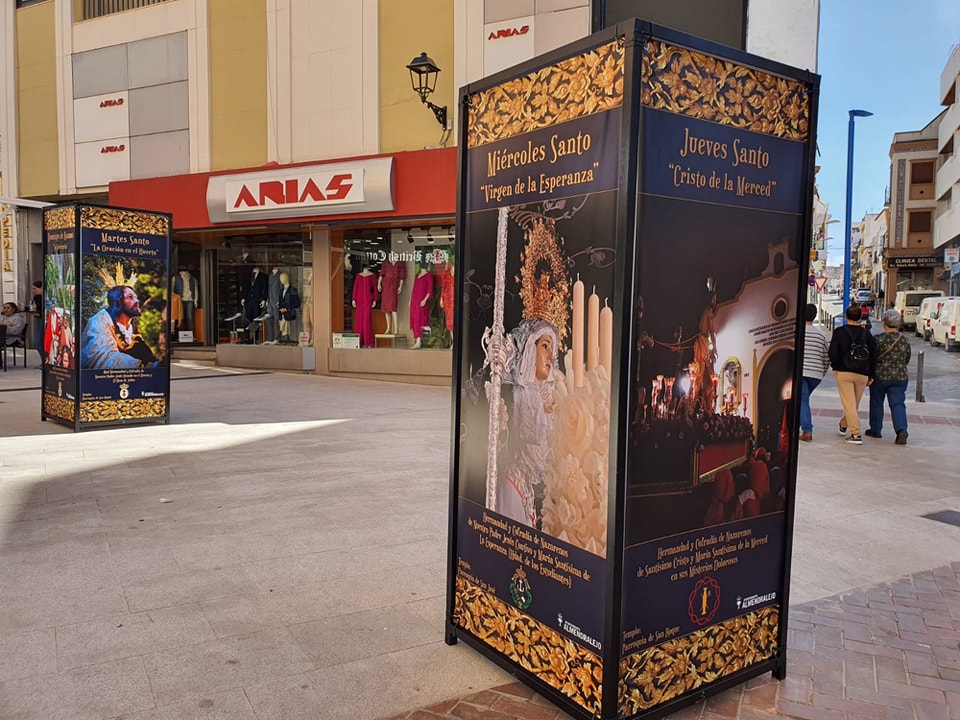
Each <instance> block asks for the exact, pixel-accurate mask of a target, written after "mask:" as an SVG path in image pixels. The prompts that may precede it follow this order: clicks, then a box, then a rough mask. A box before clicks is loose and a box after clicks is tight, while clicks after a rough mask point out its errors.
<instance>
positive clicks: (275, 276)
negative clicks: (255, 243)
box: [264, 266, 281, 345]
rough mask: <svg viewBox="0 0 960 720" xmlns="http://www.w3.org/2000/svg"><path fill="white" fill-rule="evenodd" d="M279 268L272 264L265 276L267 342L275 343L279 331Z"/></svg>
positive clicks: (277, 339)
mask: <svg viewBox="0 0 960 720" xmlns="http://www.w3.org/2000/svg"><path fill="white" fill-rule="evenodd" d="M280 277H281V276H280V268H278V267H276V266H273V267H272V268H270V274H269V275H268V276H267V312H266V315H267V317H266V318H264V320H265V321H266V323H267V342H268V343H270V344H271V345H276V344H277V342H278V341H279V339H280V337H279V333H280V312H279V309H280V308H279V303H280V283H281V280H280Z"/></svg>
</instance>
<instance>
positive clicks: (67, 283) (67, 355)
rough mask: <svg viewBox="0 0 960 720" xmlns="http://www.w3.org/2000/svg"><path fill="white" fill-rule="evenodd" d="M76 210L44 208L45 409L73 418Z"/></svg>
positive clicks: (74, 415)
mask: <svg viewBox="0 0 960 720" xmlns="http://www.w3.org/2000/svg"><path fill="white" fill-rule="evenodd" d="M76 217H77V213H76V209H75V208H74V207H65V208H55V209H52V210H45V211H44V213H43V229H44V237H45V246H44V258H43V411H44V413H45V414H46V415H49V416H52V417H55V418H58V419H60V420H64V421H66V422H69V423H73V422H75V421H76V414H77V343H76V338H75V336H74V334H75V332H76V327H77V306H76V295H77V279H76V268H77V251H78V247H77V221H76Z"/></svg>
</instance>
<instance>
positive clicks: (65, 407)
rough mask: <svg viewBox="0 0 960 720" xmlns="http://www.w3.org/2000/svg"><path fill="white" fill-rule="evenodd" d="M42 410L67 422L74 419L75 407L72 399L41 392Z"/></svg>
mask: <svg viewBox="0 0 960 720" xmlns="http://www.w3.org/2000/svg"><path fill="white" fill-rule="evenodd" d="M43 411H44V412H45V413H46V414H47V415H50V416H51V417H55V418H60V419H61V420H67V421H69V422H74V421H75V420H76V417H75V415H74V413H75V407H74V404H73V400H67V399H66V398H63V397H57V396H56V395H51V394H50V393H44V394H43Z"/></svg>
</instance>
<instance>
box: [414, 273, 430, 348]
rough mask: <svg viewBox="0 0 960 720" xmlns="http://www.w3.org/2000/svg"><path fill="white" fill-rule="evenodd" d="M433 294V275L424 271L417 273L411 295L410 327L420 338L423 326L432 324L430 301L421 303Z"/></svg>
mask: <svg viewBox="0 0 960 720" xmlns="http://www.w3.org/2000/svg"><path fill="white" fill-rule="evenodd" d="M432 294H433V275H431V274H430V273H424V274H423V275H417V279H416V280H414V281H413V292H412V293H411V295H410V329H411V330H413V336H414V337H415V338H419V337H420V336H421V334H422V333H423V328H424V327H425V326H429V325H430V303H426V304H424V305H421V304H420V303H421V302H423V299H424V298H428V297H430V296H431V295H432Z"/></svg>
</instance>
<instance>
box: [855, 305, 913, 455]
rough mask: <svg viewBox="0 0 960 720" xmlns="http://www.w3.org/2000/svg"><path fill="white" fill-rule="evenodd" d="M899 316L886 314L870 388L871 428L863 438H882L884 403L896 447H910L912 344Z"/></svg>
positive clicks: (879, 336) (878, 338)
mask: <svg viewBox="0 0 960 720" xmlns="http://www.w3.org/2000/svg"><path fill="white" fill-rule="evenodd" d="M900 323H901V318H900V313H899V312H897V311H896V310H887V311H886V312H884V313H883V334H881V335H878V336H877V339H876V341H877V368H876V372H875V374H874V377H873V383H872V384H871V385H870V427H869V428H867V430H866V432H865V433H864V435H867V436H868V437H872V438H879V437H881V432H882V430H883V400H884V398H886V400H887V404H888V405H889V406H890V417H891V419H892V420H893V430H894V432H895V433H896V434H897V439H896V440H895V442H896V444H897V445H906V444H907V436H908V434H909V433H907V404H906V400H905V398H906V395H907V382H908V380H909V376H908V375H907V366H908V365H909V364H910V343H909V341H908V340H907V339H906V338H905V337H903V335H902V334H901V333H900Z"/></svg>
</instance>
